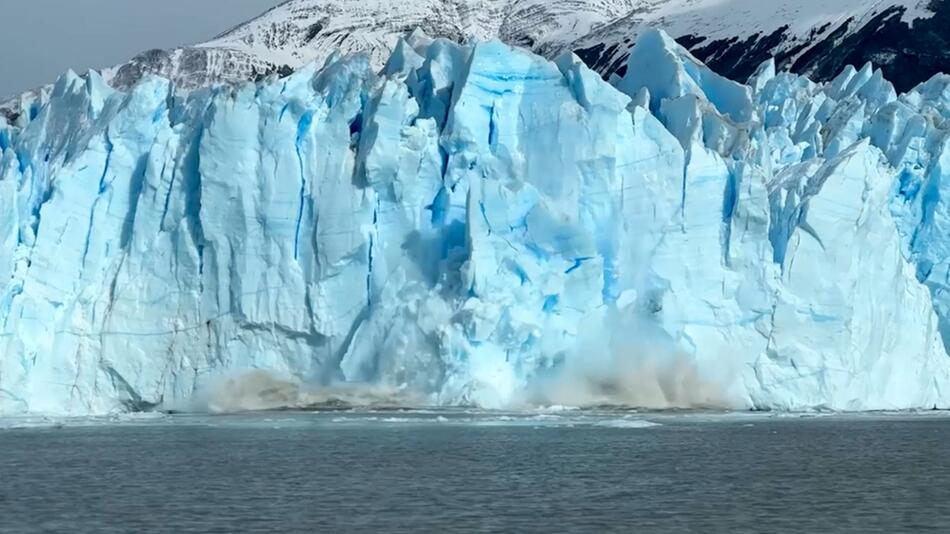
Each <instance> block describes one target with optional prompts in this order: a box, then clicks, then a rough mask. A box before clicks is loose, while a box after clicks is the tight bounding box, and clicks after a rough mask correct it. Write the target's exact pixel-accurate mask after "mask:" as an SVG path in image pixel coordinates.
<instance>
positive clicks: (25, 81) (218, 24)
mask: <svg viewBox="0 0 950 534" xmlns="http://www.w3.org/2000/svg"><path fill="white" fill-rule="evenodd" d="M281 1H282V0H0V19H2V20H3V23H2V24H0V100H2V99H3V98H5V97H8V96H12V95H14V94H17V93H20V92H23V91H26V90H29V89H32V88H34V87H38V86H40V85H44V84H47V83H51V82H53V81H55V80H56V77H57V76H59V75H60V74H62V73H63V72H65V71H66V70H67V69H70V68H71V69H73V70H75V71H77V72H82V71H85V70H86V69H89V68H101V67H107V66H111V65H115V64H117V63H122V62H123V61H125V60H127V59H129V58H131V57H132V56H135V55H136V54H138V53H139V52H142V51H145V50H149V49H152V48H170V47H174V46H178V45H184V44H190V43H195V42H200V41H206V40H208V39H210V38H212V37H214V36H216V35H218V34H219V33H221V32H223V31H225V30H227V29H229V28H231V27H233V26H235V25H237V24H239V23H241V22H243V21H245V20H248V19H251V18H254V17H255V16H257V15H258V14H260V13H263V12H264V11H266V10H267V9H269V8H271V7H273V6H275V5H277V4H279V3H281Z"/></svg>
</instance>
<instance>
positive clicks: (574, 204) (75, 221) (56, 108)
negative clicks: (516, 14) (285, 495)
mask: <svg viewBox="0 0 950 534" xmlns="http://www.w3.org/2000/svg"><path fill="white" fill-rule="evenodd" d="M24 111H25V113H24V114H23V115H22V116H21V117H20V119H19V121H18V123H17V124H15V125H14V124H5V123H2V122H0V150H2V159H0V240H2V241H3V246H2V247H0V279H2V280H3V281H4V282H3V285H2V288H0V291H2V294H0V413H21V412H49V413H76V414H85V413H100V412H108V411H113V410H121V409H143V408H149V407H152V406H156V405H161V404H163V403H164V404H166V405H168V404H170V403H174V402H176V401H178V400H181V399H186V398H188V397H189V396H191V395H192V394H193V393H194V391H195V390H196V389H197V388H198V387H199V386H200V384H202V382H205V381H208V380H210V379H212V378H213V377H215V376H220V375H221V374H224V373H227V372H229V371H234V370H247V369H263V370H268V371H272V372H273V373H275V374H276V375H279V376H282V377H287V378H288V379H290V380H292V381H296V382H300V383H303V384H308V385H310V386H311V387H317V386H319V385H331V384H337V385H338V384H346V383H355V384H373V385H377V386H385V387H389V388H392V389H393V390H401V391H413V392H417V393H419V394H420V395H422V396H423V397H424V398H425V399H426V402H430V403H433V404H470V403H471V404H478V405H482V406H485V407H503V406H520V405H526V404H532V403H548V402H550V403H572V402H576V403H584V402H612V401H616V402H629V403H634V404H649V405H668V406H679V405H704V404H720V403H726V404H728V405H729V406H733V407H737V408H757V409H781V410H785V409H788V410H795V409H808V408H828V409H839V410H864V409H901V408H915V407H920V408H932V407H934V406H937V407H950V358H948V356H947V352H946V350H945V348H944V341H945V340H946V341H948V342H950V294H948V289H950V263H948V257H950V239H948V238H947V231H948V228H950V204H948V195H950V192H948V191H947V188H948V187H950V185H948V180H950V77H947V76H937V77H935V78H933V79H932V80H930V81H929V82H927V83H924V84H922V85H921V86H919V87H918V88H916V89H915V90H913V91H911V92H909V93H907V94H904V95H900V96H898V95H897V94H896V92H895V91H894V89H893V87H892V86H891V85H890V84H889V83H888V82H887V81H885V80H884V79H883V77H882V76H881V73H880V72H879V71H875V70H874V69H873V68H872V67H871V66H866V67H864V68H863V69H861V70H860V71H857V70H855V69H852V68H849V69H848V70H846V71H845V72H843V73H842V74H841V75H840V76H839V77H838V78H837V79H835V80H834V81H833V82H831V83H828V84H815V83H812V82H810V81H809V80H807V79H805V78H802V77H799V76H795V75H791V74H787V73H776V72H775V68H774V65H773V64H772V63H766V64H764V65H763V66H762V67H761V68H760V69H759V71H758V72H757V73H756V74H755V76H753V78H752V79H751V80H750V81H749V83H748V84H747V85H743V84H740V83H736V82H733V81H730V80H727V79H725V78H722V77H720V76H718V75H717V74H715V73H714V72H712V71H711V70H709V69H708V68H706V67H705V66H704V65H703V64H701V63H700V62H699V61H697V60H696V59H695V58H693V57H692V56H691V55H690V54H689V53H688V52H686V51H685V50H684V49H683V48H681V47H680V46H678V45H677V44H676V43H675V42H673V41H672V40H671V39H670V38H669V37H667V36H666V35H665V34H663V33H662V32H658V31H650V32H646V33H644V34H643V35H642V36H641V37H640V39H639V40H638V42H637V44H636V46H635V47H634V49H633V51H632V53H631V55H630V59H629V66H628V69H627V71H626V75H625V76H624V77H623V78H614V79H613V80H611V82H610V83H608V82H605V81H603V80H602V79H601V78H600V77H599V76H598V75H596V73H594V72H592V71H590V70H589V69H587V68H586V67H585V66H584V65H583V64H582V63H581V62H580V61H579V60H578V59H577V58H576V57H574V56H571V55H565V56H562V57H561V58H560V59H559V60H557V61H556V62H550V61H548V60H545V59H543V58H541V57H539V56H536V55H533V54H531V53H529V52H526V51H523V50H519V49H514V48H509V47H508V46H505V45H503V44H501V43H498V42H487V43H483V44H477V45H473V46H460V45H457V44H454V43H452V42H449V41H445V40H436V41H432V42H423V43H416V46H415V47H413V46H410V45H409V44H407V43H405V42H403V43H401V44H400V45H399V46H398V47H397V48H396V50H395V51H394V53H393V55H392V57H391V58H390V59H389V62H388V63H387V65H386V67H385V68H384V69H383V71H382V72H380V73H375V72H373V70H372V68H371V67H370V64H369V60H368V59H367V57H366V56H359V55H357V56H350V57H346V58H342V57H333V58H331V59H330V60H328V62H327V64H326V65H325V66H323V67H317V66H314V65H311V66H309V67H305V68H303V69H301V70H299V71H298V72H296V73H295V74H293V75H291V76H290V77H288V78H285V79H276V78H270V79H268V80H265V81H262V82H260V83H258V84H244V85H234V86H222V87H217V88H209V89H204V90H201V91H197V92H193V93H191V94H189V95H179V94H177V93H176V90H175V88H174V87H172V86H171V84H170V82H168V81H167V80H164V79H160V78H150V79H147V80H145V81H143V82H141V83H139V84H138V85H137V86H136V87H135V88H134V89H132V90H131V91H130V92H128V93H127V94H125V93H120V92H117V91H114V90H112V89H110V88H109V87H108V86H107V85H106V84H105V83H103V82H102V80H101V79H100V78H99V77H98V76H97V75H96V74H95V73H89V74H88V75H86V76H84V77H79V76H76V75H74V74H67V75H65V76H64V77H62V78H61V79H60V80H59V81H58V83H57V84H56V86H55V88H54V89H53V91H52V92H51V94H50V95H49V97H48V98H46V99H45V101H43V102H40V103H37V104H34V105H33V106H32V107H31V109H28V110H24ZM941 334H943V336H941ZM646 390H650V394H649V395H647V396H645V393H644V392H645V391H646Z"/></svg>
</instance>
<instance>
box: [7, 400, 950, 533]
mask: <svg viewBox="0 0 950 534" xmlns="http://www.w3.org/2000/svg"><path fill="white" fill-rule="evenodd" d="M50 425H53V426H50ZM948 444H950V418H948V417H945V416H942V417H941V416H922V415H917V416H907V415H900V416H896V415H895V416H873V417H871V416H863V417H837V416H835V417H766V416H751V415H703V414H699V415H696V414H693V415H690V414H686V415H667V414H631V413H589V412H573V413H569V412H568V413H556V414H485V413H467V412H380V413H289V412H286V413H276V414H255V415H241V416H220V417H209V416H202V417H196V416H172V417H154V418H130V419H120V420H75V421H65V422H61V423H55V422H49V421H36V420H34V421H19V422H18V421H13V422H11V421H5V422H0V532H4V533H6V532H10V533H28V532H79V533H85V532H184V533H189V532H445V531H449V530H451V531H475V532H728V533H733V532H788V533H793V532H794V533H800V532H820V533H835V532H884V533H892V532H911V531H931V532H950V446H948Z"/></svg>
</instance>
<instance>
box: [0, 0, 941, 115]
mask: <svg viewBox="0 0 950 534" xmlns="http://www.w3.org/2000/svg"><path fill="white" fill-rule="evenodd" d="M652 27H655V28H662V29H664V30H665V31H666V32H668V33H669V34H670V35H672V36H673V37H675V38H676V39H677V40H678V41H679V42H680V44H682V45H684V46H685V47H686V48H687V49H689V50H690V51H691V52H692V53H693V54H694V55H695V56H696V57H698V58H699V59H701V60H703V61H705V62H706V63H707V64H709V65H710V66H711V67H713V68H715V69H716V70H717V71H718V72H720V73H722V74H723V75H726V76H729V77H731V78H734V79H738V80H745V79H747V78H748V76H749V75H751V74H752V72H753V71H754V70H755V68H756V67H757V66H758V65H759V64H760V63H762V62H763V61H765V60H766V59H768V58H770V57H772V56H776V58H777V67H778V68H779V69H789V70H791V71H792V72H796V73H800V74H806V75H808V76H810V77H812V78H813V79H815V80H819V81H827V80H829V79H830V78H831V77H833V76H834V75H836V74H837V73H838V72H840V71H841V69H843V68H844V67H845V66H846V65H849V64H851V65H854V66H856V67H860V66H862V65H864V64H865V63H866V62H868V61H870V62H872V63H874V64H875V65H878V66H880V67H881V68H882V69H883V71H884V73H885V75H886V76H887V77H888V79H889V80H892V82H893V83H894V84H895V86H896V87H897V89H898V90H899V91H907V90H910V89H911V88H912V87H914V86H915V85H917V84H918V83H920V82H923V81H925V80H927V79H929V78H930V77H931V76H933V75H934V74H936V73H938V72H948V71H950V52H948V51H950V29H948V28H950V0H878V1H874V2H868V1H867V0H824V1H823V0H771V1H769V2H763V1H760V0H413V1H407V2H391V1H389V0H290V1H288V2H286V3H284V4H281V5H279V6H277V7H275V8H273V9H271V10H270V11H268V12H266V13H264V14H263V15H261V16H260V17H258V18H256V19H254V20H251V21H249V22H247V23H245V24H242V25H240V26H238V27H236V28H234V29H232V30H230V31H228V32H225V33H224V34H223V35H221V36H219V37H217V38H215V39H213V40H211V41H208V42H206V43H202V44H198V45H195V46H188V47H183V48H178V49H173V50H150V51H148V52H145V53H143V54H141V55H139V56H136V57H135V58H133V59H132V60H130V61H129V62H127V63H124V64H122V65H118V66H115V67H112V68H108V69H104V70H103V72H102V73H101V74H102V76H103V78H104V79H105V80H106V82H107V83H109V84H110V85H111V86H113V87H115V88H117V89H120V90H127V89H129V88H131V87H132V86H133V85H134V84H135V83H136V82H138V81H139V80H141V79H142V77H143V76H145V75H147V74H156V75H159V76H162V77H166V78H169V79H171V80H172V81H173V82H174V83H175V84H176V85H177V86H178V88H179V89H180V90H185V91H187V90H193V89H197V88H201V87H206V86H208V85H210V84H213V83H220V82H227V81H238V80H245V81H246V80H255V79H260V78H263V77H265V76H268V75H271V74H277V75H281V76H283V75H287V74H289V73H290V72H292V71H293V70H295V69H298V68H300V67H301V66H302V65H305V64H307V63H309V62H316V63H317V64H318V65H322V64H323V63H324V62H325V61H326V60H327V58H329V57H330V56H331V55H333V54H334V53H335V52H337V51H339V52H341V53H343V54H350V53H357V52H364V53H368V54H369V55H370V58H371V64H372V65H373V66H374V67H376V68H379V67H381V66H382V63H383V62H384V61H385V59H386V58H387V57H389V53H390V52H391V51H392V49H393V47H394V46H395V45H396V43H397V42H398V40H399V39H400V38H401V37H407V36H410V35H412V34H413V33H414V32H415V37H416V39H425V38H427V37H428V38H436V37H444V38H448V39H451V40H454V41H458V42H469V41H474V40H487V39H491V38H498V39H501V40H502V41H503V42H505V43H508V44H511V45H516V46H521V47H526V48H529V49H531V50H533V51H534V52H536V53H538V54H541V55H543V56H545V57H548V58H549V59H550V58H554V57H557V56H558V55H559V54H561V53H563V52H565V51H575V52H577V54H578V55H579V56H580V57H581V59H583V60H584V62H585V63H587V65H588V66H590V67H592V68H593V69H594V70H596V71H597V72H599V73H600V74H601V75H603V76H604V77H605V78H609V77H610V75H612V74H618V75H622V74H623V69H624V66H625V64H626V57H627V52H628V50H629V48H630V46H631V45H632V43H633V42H634V41H635V40H636V37H637V35H639V33H640V32H641V31H643V30H644V29H645V28H652ZM48 90H49V88H46V91H48ZM38 96H39V95H37V94H36V93H28V94H26V95H22V96H20V97H18V98H16V99H14V100H11V101H7V102H5V103H3V104H0V113H3V114H4V115H6V116H7V117H8V119H11V118H13V116H14V115H19V114H21V113H23V112H28V111H29V107H30V105H31V103H32V102H33V101H35V100H36V99H37V97H38ZM40 100H41V98H40Z"/></svg>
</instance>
